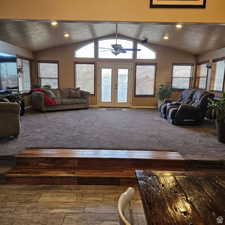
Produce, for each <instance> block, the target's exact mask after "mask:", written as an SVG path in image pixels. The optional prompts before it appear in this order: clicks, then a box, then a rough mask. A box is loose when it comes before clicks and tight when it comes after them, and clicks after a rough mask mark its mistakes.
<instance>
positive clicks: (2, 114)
mask: <svg viewBox="0 0 225 225" xmlns="http://www.w3.org/2000/svg"><path fill="white" fill-rule="evenodd" d="M19 132H20V105H19V104H18V103H15V102H0V137H10V136H13V137H17V136H18V135H19Z"/></svg>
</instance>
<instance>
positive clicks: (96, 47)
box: [73, 34, 157, 63]
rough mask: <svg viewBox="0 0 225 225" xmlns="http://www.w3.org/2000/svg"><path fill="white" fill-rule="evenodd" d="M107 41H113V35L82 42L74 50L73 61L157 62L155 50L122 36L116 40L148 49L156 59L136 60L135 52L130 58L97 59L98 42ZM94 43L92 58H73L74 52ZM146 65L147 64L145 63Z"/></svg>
mask: <svg viewBox="0 0 225 225" xmlns="http://www.w3.org/2000/svg"><path fill="white" fill-rule="evenodd" d="M109 39H115V35H112V34H111V35H107V36H104V37H99V38H96V39H91V40H89V41H84V42H82V43H80V44H81V45H80V46H78V47H75V48H74V56H73V58H74V61H77V60H86V61H87V62H88V61H96V60H104V61H107V60H110V61H111V60H115V61H116V60H124V61H130V60H132V61H136V62H140V63H142V62H146V61H149V60H151V61H155V60H157V51H155V49H152V48H151V47H150V46H148V45H147V44H144V43H142V42H141V41H138V40H137V39H133V38H129V37H126V36H123V35H118V39H122V40H127V41H131V42H133V48H137V45H138V44H141V45H143V46H145V47H146V48H148V49H149V50H151V51H153V52H155V55H156V58H155V59H137V52H136V51H133V54H132V57H131V58H100V57H99V54H98V53H99V52H98V47H99V41H104V40H109ZM92 42H94V57H93V58H90V57H75V52H76V51H77V50H79V49H80V48H82V47H84V46H85V45H88V44H90V43H92ZM146 63H147V62H146Z"/></svg>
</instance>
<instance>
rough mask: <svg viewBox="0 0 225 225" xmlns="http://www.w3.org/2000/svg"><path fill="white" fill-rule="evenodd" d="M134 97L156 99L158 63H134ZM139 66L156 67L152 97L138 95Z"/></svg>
mask: <svg viewBox="0 0 225 225" xmlns="http://www.w3.org/2000/svg"><path fill="white" fill-rule="evenodd" d="M134 66H135V68H134V97H138V98H140V97H141V98H142V97H144V98H145V97H155V94H156V74H157V63H134ZM137 66H155V74H154V88H153V90H154V93H153V94H152V95H137V94H136V82H137V76H136V75H137Z"/></svg>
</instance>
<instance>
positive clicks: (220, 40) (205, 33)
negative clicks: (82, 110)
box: [0, 20, 225, 55]
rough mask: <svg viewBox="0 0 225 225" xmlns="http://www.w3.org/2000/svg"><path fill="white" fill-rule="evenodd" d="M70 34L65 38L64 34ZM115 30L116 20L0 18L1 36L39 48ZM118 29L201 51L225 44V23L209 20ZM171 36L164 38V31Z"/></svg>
mask: <svg viewBox="0 0 225 225" xmlns="http://www.w3.org/2000/svg"><path fill="white" fill-rule="evenodd" d="M64 32H68V33H69V34H70V37H69V38H68V39H65V38H64V36H63V34H64ZM114 33H115V24H113V23H75V22H74V23H72V22H70V23H69V22H67V23H66V22H63V23H59V24H58V26H57V27H52V26H51V24H50V23H49V22H33V21H6V20H0V40H2V41H6V42H8V43H11V44H15V45H17V46H20V47H24V48H27V49H29V50H31V51H38V50H42V49H46V48H51V47H54V46H60V45H64V44H69V43H75V42H80V41H85V40H89V39H94V38H98V37H102V36H106V35H110V34H114ZM118 33H119V34H121V35H125V36H127V37H131V38H135V39H139V40H142V39H144V38H148V42H149V43H153V44H159V45H163V46H168V47H173V48H176V49H180V50H184V51H187V52H190V53H192V54H195V55H198V54H201V53H204V52H207V51H209V50H213V49H218V48H222V47H225V26H223V25H212V24H211V25H209V24H184V25H183V28H182V29H180V30H178V29H177V28H176V27H175V25H173V24H152V23H140V24H132V23H121V24H119V25H118ZM166 34H167V35H169V40H164V39H163V36H164V35H166Z"/></svg>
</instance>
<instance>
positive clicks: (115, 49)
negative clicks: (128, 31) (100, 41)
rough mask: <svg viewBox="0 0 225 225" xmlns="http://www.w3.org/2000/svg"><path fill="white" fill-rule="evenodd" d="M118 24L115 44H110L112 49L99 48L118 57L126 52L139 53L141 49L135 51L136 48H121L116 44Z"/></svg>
mask: <svg viewBox="0 0 225 225" xmlns="http://www.w3.org/2000/svg"><path fill="white" fill-rule="evenodd" d="M117 41H118V24H116V43H115V44H112V45H111V46H112V48H101V47H100V48H101V49H104V50H109V51H111V52H112V53H113V54H114V55H119V54H121V53H127V51H133V52H137V51H141V49H137V48H123V46H122V45H121V44H118V42H117Z"/></svg>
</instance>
